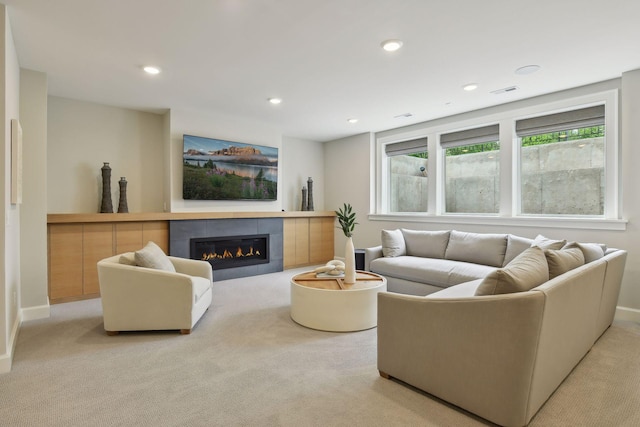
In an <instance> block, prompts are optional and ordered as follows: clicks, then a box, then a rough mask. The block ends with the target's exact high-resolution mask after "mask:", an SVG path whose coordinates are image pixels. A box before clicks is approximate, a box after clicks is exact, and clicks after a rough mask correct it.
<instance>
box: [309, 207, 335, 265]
mask: <svg viewBox="0 0 640 427" xmlns="http://www.w3.org/2000/svg"><path fill="white" fill-rule="evenodd" d="M334 223H335V219H334V218H309V262H311V263H312V264H323V263H326V262H327V261H329V260H332V259H333V246H334V243H333V239H334V234H333V233H334Z"/></svg>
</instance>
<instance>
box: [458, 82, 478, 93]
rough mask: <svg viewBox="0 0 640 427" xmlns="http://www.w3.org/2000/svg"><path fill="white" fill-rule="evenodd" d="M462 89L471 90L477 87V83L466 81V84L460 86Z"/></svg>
mask: <svg viewBox="0 0 640 427" xmlns="http://www.w3.org/2000/svg"><path fill="white" fill-rule="evenodd" d="M462 89H464V90H466V91H467V92H471V91H472V90H476V89H478V84H477V83H467V84H466V85H464V86H462Z"/></svg>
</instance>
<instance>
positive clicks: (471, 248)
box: [444, 230, 507, 267]
mask: <svg viewBox="0 0 640 427" xmlns="http://www.w3.org/2000/svg"><path fill="white" fill-rule="evenodd" d="M506 250H507V235H506V234H480V233H465V232H463V231H456V230H452V231H451V236H449V244H448V245H447V250H446V253H445V256H444V257H445V258H446V259H451V260H455V261H465V262H472V263H474V264H483V265H490V266H493V267H502V262H503V261H504V254H505V252H506Z"/></svg>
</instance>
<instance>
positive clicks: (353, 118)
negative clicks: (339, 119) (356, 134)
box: [347, 117, 358, 124]
mask: <svg viewBox="0 0 640 427" xmlns="http://www.w3.org/2000/svg"><path fill="white" fill-rule="evenodd" d="M347 122H349V123H351V124H354V123H358V119H356V118H355V117H352V118H350V119H347Z"/></svg>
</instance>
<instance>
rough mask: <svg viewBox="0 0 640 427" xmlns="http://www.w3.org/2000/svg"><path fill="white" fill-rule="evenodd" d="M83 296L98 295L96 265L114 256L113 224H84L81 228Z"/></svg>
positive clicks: (98, 286)
mask: <svg viewBox="0 0 640 427" xmlns="http://www.w3.org/2000/svg"><path fill="white" fill-rule="evenodd" d="M82 241H83V256H82V266H83V294H84V295H92V294H99V293H100V283H99V282H98V268H97V265H96V264H97V263H98V261H100V260H101V259H104V258H107V257H110V256H111V255H113V254H114V249H115V248H114V245H113V224H100V223H96V224H84V226H83V234H82Z"/></svg>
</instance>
